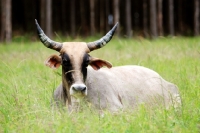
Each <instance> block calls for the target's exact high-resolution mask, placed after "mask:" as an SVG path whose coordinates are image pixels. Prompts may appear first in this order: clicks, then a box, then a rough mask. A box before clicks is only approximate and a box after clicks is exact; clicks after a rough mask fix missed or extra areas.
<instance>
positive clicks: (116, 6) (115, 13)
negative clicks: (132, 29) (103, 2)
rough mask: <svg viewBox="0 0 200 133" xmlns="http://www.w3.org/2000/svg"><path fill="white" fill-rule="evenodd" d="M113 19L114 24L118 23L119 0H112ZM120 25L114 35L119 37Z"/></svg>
mask: <svg viewBox="0 0 200 133" xmlns="http://www.w3.org/2000/svg"><path fill="white" fill-rule="evenodd" d="M113 17H114V19H113V20H114V24H116V23H117V22H119V18H120V14H119V0H113ZM119 29H120V25H118V29H117V30H116V33H115V34H116V35H117V36H119Z"/></svg>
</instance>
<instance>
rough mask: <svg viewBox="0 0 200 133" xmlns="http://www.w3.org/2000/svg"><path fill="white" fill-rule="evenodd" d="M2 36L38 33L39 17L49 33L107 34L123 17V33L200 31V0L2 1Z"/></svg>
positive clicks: (5, 39) (119, 32) (186, 33)
mask: <svg viewBox="0 0 200 133" xmlns="http://www.w3.org/2000/svg"><path fill="white" fill-rule="evenodd" d="M0 1H1V2H0V14H1V21H0V25H1V29H0V31H1V32H0V36H1V37H0V40H1V41H2V42H11V41H12V38H13V37H14V36H24V35H26V34H30V35H32V36H36V35H35V32H36V28H35V20H34V19H37V20H38V22H39V24H40V25H41V27H42V29H43V30H44V31H45V33H46V34H47V35H48V36H49V37H51V38H52V37H55V36H56V33H57V34H59V35H63V36H71V37H76V36H83V37H85V36H90V35H95V34H105V33H106V32H107V31H108V30H109V29H110V28H111V27H112V26H113V25H114V24H115V23H116V22H119V23H120V25H119V28H118V30H117V35H118V36H121V37H128V38H130V37H134V36H141V37H147V38H157V37H158V36H198V35H199V30H200V29H199V23H200V20H199V15H200V10H199V7H200V4H199V3H200V2H199V0H0Z"/></svg>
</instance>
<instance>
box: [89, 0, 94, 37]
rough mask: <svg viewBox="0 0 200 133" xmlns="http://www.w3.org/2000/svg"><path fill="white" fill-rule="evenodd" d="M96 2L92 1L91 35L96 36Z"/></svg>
mask: <svg viewBox="0 0 200 133" xmlns="http://www.w3.org/2000/svg"><path fill="white" fill-rule="evenodd" d="M94 6H95V0H90V34H91V35H94V33H95V11H94V8H95V7H94Z"/></svg>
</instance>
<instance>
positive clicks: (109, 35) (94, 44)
mask: <svg viewBox="0 0 200 133" xmlns="http://www.w3.org/2000/svg"><path fill="white" fill-rule="evenodd" d="M117 25H118V22H117V23H116V24H115V25H114V26H113V28H112V29H111V30H110V31H109V32H108V33H107V34H106V35H105V36H103V37H102V38H101V39H99V40H97V41H94V42H89V43H87V46H88V48H89V49H90V51H92V50H95V49H99V48H101V47H103V46H105V45H106V43H108V42H109V41H110V40H111V39H112V36H113V35H114V33H115V30H116V28H117Z"/></svg>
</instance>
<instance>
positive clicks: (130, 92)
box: [35, 20, 181, 112]
mask: <svg viewBox="0 0 200 133" xmlns="http://www.w3.org/2000/svg"><path fill="white" fill-rule="evenodd" d="M35 24H36V27H37V33H38V36H39V38H40V41H41V42H42V43H43V44H44V45H45V46H46V47H48V48H50V49H53V50H56V51H57V52H59V53H60V55H59V56H58V55H52V56H50V57H49V58H48V59H47V60H46V61H45V64H46V65H47V66H49V67H50V68H53V69H57V68H59V66H60V65H61V66H62V83H61V84H60V85H59V86H58V88H57V89H56V90H55V91H54V100H55V103H57V104H59V105H60V104H61V105H63V106H66V107H67V109H68V110H69V111H72V110H76V108H77V103H79V102H80V101H84V102H87V103H90V104H91V105H92V106H93V107H95V108H96V109H99V110H109V111H112V112H115V111H118V110H120V109H135V108H136V107H137V106H138V105H140V104H146V105H150V106H152V105H159V106H160V105H161V106H163V107H166V108H169V107H170V106H171V105H173V106H174V107H178V106H180V105H181V98H180V94H179V90H178V88H177V86H176V85H174V84H173V83H170V82H168V81H166V80H164V79H163V78H162V77H161V76H160V75H159V74H158V73H157V72H155V71H153V70H151V69H149V68H145V67H143V66H137V65H126V66H117V67H112V64H111V63H110V62H108V61H106V60H103V59H99V58H96V57H92V56H90V55H89V53H90V52H91V51H93V50H97V49H99V48H101V47H103V46H105V45H106V44H107V43H108V42H109V41H110V40H111V39H112V36H113V35H114V32H115V30H116V28H117V25H118V23H116V24H115V25H114V26H113V28H112V29H111V30H110V31H109V32H108V33H107V34H106V35H105V36H103V37H102V38H101V39H99V40H97V41H94V42H89V43H85V42H63V43H61V42H56V41H53V40H51V39H50V38H49V37H47V36H46V35H45V33H44V32H43V30H42V29H41V27H40V26H39V24H38V22H37V20H35ZM89 65H90V66H89ZM102 67H106V68H102Z"/></svg>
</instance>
